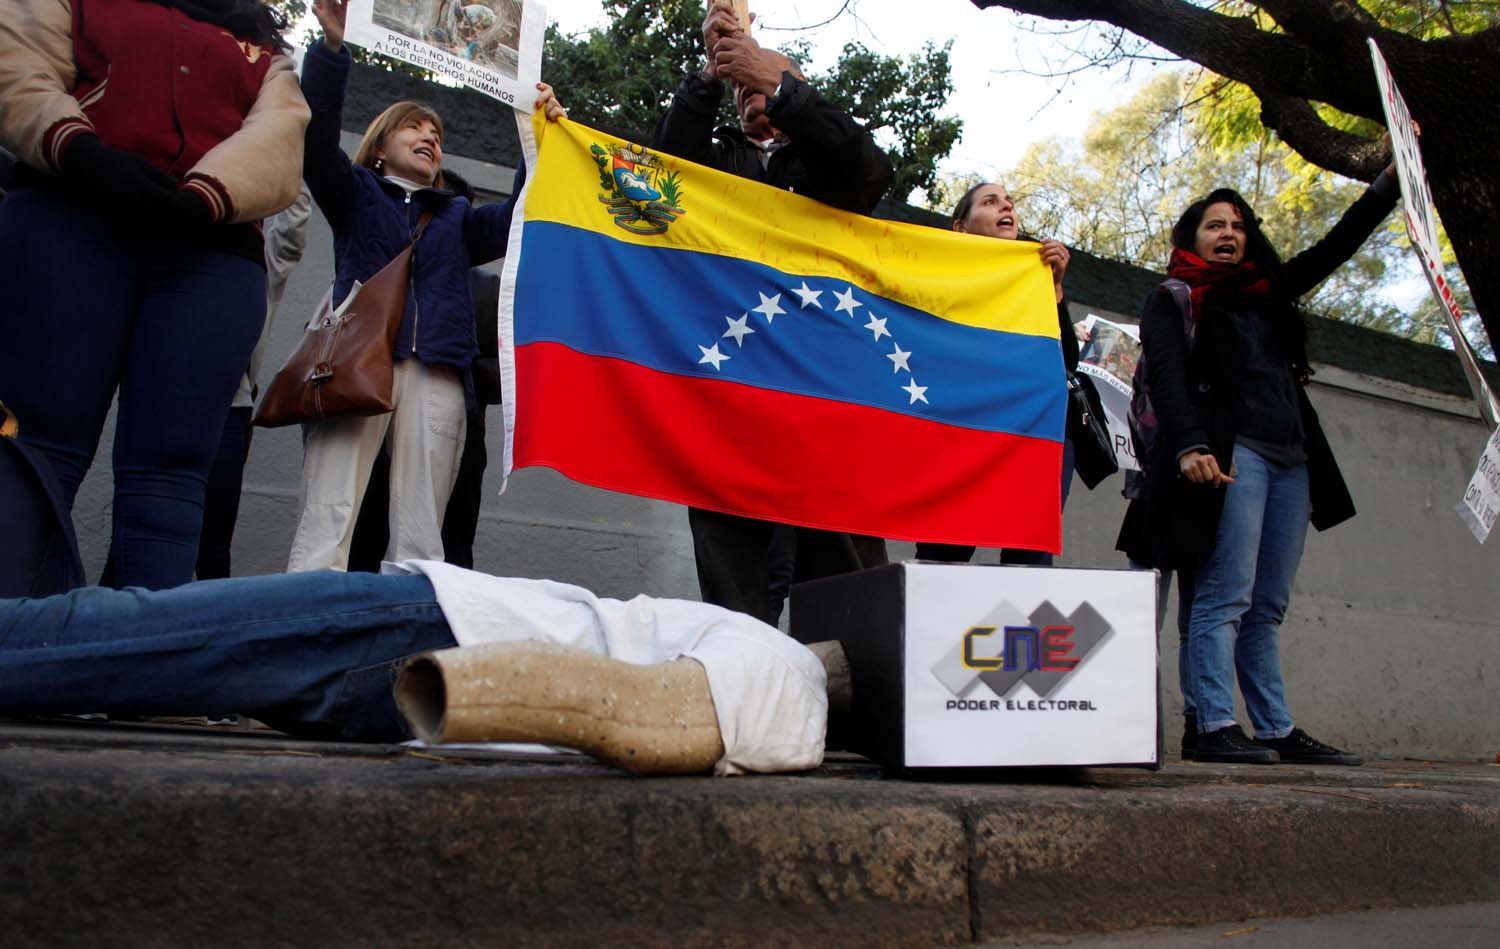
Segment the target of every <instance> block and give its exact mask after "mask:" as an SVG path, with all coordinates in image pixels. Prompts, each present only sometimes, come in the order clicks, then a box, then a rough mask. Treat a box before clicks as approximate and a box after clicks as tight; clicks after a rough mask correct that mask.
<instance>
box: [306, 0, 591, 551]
mask: <svg viewBox="0 0 1500 949" xmlns="http://www.w3.org/2000/svg"><path fill="white" fill-rule="evenodd" d="M313 12H314V13H315V14H316V15H317V17H318V22H319V23H321V24H322V26H323V37H322V38H321V39H320V40H317V41H315V42H314V43H313V45H312V47H311V48H310V49H309V50H308V51H307V56H306V58H305V59H304V61H303V77H302V88H303V92H304V93H305V94H306V96H307V100H308V103H309V105H310V106H311V107H312V121H311V123H310V124H309V125H308V129H307V154H306V159H305V169H304V174H305V176H306V179H307V184H308V188H309V189H310V190H311V191H312V195H313V200H314V201H316V202H317V204H318V207H319V209H320V210H322V212H323V215H324V217H326V218H327V219H328V223H329V225H330V226H331V227H332V228H333V240H334V271H335V272H334V284H333V301H334V305H335V306H337V305H338V304H339V303H340V302H342V301H343V300H344V298H345V297H347V296H348V295H349V293H350V292H351V291H352V290H353V287H354V284H355V282H356V281H361V282H362V281H365V280H368V279H370V277H371V276H373V275H374V274H375V273H376V272H378V271H379V270H380V269H381V268H382V267H384V266H385V265H386V264H387V263H389V262H390V260H391V259H392V258H393V257H395V256H396V255H397V254H398V253H400V252H401V250H402V249H403V248H405V247H406V246H407V244H408V243H410V241H411V239H412V235H413V234H414V233H415V232H416V229H417V227H418V222H419V220H420V219H421V218H422V216H423V215H424V214H430V215H431V217H430V220H429V223H428V224H427V226H426V230H425V232H423V236H422V243H421V247H420V250H419V252H418V253H417V254H416V255H415V256H414V258H413V263H412V274H411V287H410V291H409V295H408V304H407V309H406V314H405V316H404V317H403V318H402V321H401V326H400V328H399V330H398V331H397V337H396V349H395V353H394V356H395V358H396V371H395V381H394V385H393V389H392V395H393V400H394V402H395V409H394V411H392V412H389V413H386V414H384V415H376V416H371V417H368V418H343V419H333V420H329V421H324V422H319V423H317V424H315V425H312V426H310V427H309V429H308V433H307V439H306V445H305V449H306V454H305V455H304V458H303V464H302V513H301V517H300V519H299V521H298V524H297V533H296V537H295V539H294V540H293V542H292V551H291V558H290V562H289V563H288V567H287V569H289V570H294V571H297V570H319V569H335V570H343V569H346V568H347V566H348V558H349V544H350V539H351V537H352V535H353V532H354V525H355V521H356V519H357V517H358V514H359V506H360V502H361V501H362V500H363V497H364V493H365V488H366V485H367V483H368V481H369V476H370V469H371V466H372V465H373V464H374V461H375V458H376V456H377V455H378V454H379V452H380V450H381V446H382V445H383V444H388V445H389V450H390V455H391V482H390V484H391V486H390V520H389V523H390V546H389V548H388V551H387V555H388V557H389V559H392V560H400V559H407V558H418V559H427V560H440V559H442V556H443V543H442V537H441V533H440V531H441V526H442V513H443V509H444V507H445V506H446V505H447V503H448V498H449V495H450V494H451V492H452V490H453V481H454V477H455V474H456V472H457V470H458V463H459V457H460V452H461V450H462V447H463V443H464V428H465V404H466V401H467V399H468V398H471V397H472V396H470V395H469V393H470V391H471V389H472V380H471V377H470V367H471V364H472V363H473V361H474V357H475V355H476V354H477V353H478V347H477V345H476V342H475V336H474V317H473V305H472V303H471V302H470V299H469V282H468V271H469V268H470V267H473V266H477V265H479V264H483V263H487V262H489V261H491V260H494V259H495V258H497V257H500V256H502V255H503V254H504V253H505V245H506V240H507V238H508V237H509V233H510V221H511V211H512V209H513V207H514V200H513V199H512V200H507V201H505V202H504V203H502V204H495V205H487V206H485V207H482V208H475V207H473V206H472V205H470V204H469V202H468V201H466V200H464V199H462V198H459V197H457V196H456V195H454V194H453V192H451V191H448V190H446V189H445V188H444V187H443V181H442V160H443V145H442V139H443V126H442V119H441V118H440V117H439V116H438V115H437V113H436V112H434V111H432V109H430V108H428V107H427V106H425V105H423V104H421V103H418V102H397V103H395V104H394V105H392V106H390V107H389V108H387V109H386V110H385V111H384V112H382V113H381V114H380V115H379V116H377V117H376V119H375V121H373V122H371V123H370V126H369V128H368V129H367V130H366V131H365V135H364V140H363V141H361V142H360V147H359V150H358V152H357V153H356V154H355V156H354V159H353V160H352V161H351V160H350V158H349V156H347V155H345V154H344V152H343V151H342V150H341V149H340V148H339V133H340V130H341V127H342V118H343V105H344V93H345V89H346V88H347V86H348V81H349V70H350V67H351V65H352V62H353V60H352V59H351V58H350V55H349V52H348V50H346V49H344V42H343V39H344V22H345V18H346V16H347V4H346V3H345V2H343V0H318V2H316V3H314V4H313ZM537 89H538V96H537V108H539V109H544V110H545V111H546V114H547V117H548V118H549V119H556V118H558V117H560V116H561V115H562V114H563V110H562V106H561V105H560V104H558V102H557V100H556V99H555V98H553V96H552V88H551V87H550V86H548V85H546V84H545V83H538V85H537ZM522 174H524V171H523V172H518V179H517V182H516V185H517V190H519V189H520V183H521V180H522V179H521V178H520V177H519V175H522ZM387 436H389V438H388V437H387Z"/></svg>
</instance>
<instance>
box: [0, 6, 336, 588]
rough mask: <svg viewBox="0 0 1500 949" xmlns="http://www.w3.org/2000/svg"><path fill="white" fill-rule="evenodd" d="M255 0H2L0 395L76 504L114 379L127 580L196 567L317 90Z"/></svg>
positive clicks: (120, 547) (122, 582)
mask: <svg viewBox="0 0 1500 949" xmlns="http://www.w3.org/2000/svg"><path fill="white" fill-rule="evenodd" d="M284 26H285V22H284V20H282V18H281V15H280V14H279V13H276V12H275V11H273V10H272V9H271V8H269V7H268V6H266V5H265V4H263V3H259V2H256V0H193V2H190V0H71V2H63V0H0V103H3V105H0V145H3V146H4V148H5V149H6V150H8V151H10V152H11V153H13V154H14V155H15V156H16V157H17V158H18V159H19V162H20V165H18V167H17V168H16V173H15V177H14V179H13V180H12V182H11V185H12V187H11V188H10V190H9V192H8V194H7V196H6V200H5V202H4V204H0V339H3V341H4V342H3V345H0V399H3V400H4V401H5V402H6V403H7V404H8V405H9V406H10V407H11V408H12V409H14V410H15V412H16V413H17V415H18V416H19V417H20V418H22V419H24V420H25V429H24V431H23V434H22V438H23V439H24V440H25V441H26V442H27V443H29V444H30V445H31V446H32V447H34V448H36V449H39V450H40V451H41V453H42V454H44V455H45V457H46V458H47V461H48V462H49V463H50V465H51V467H52V469H53V471H54V472H55V473H56V476H57V480H58V483H59V485H60V487H61V489H62V495H63V503H64V505H65V506H66V507H67V508H71V506H72V504H73V499H74V496H75V495H76V494H77V491H78V486H79V484H80V483H81V482H82V481H83V478H84V475H85V474H86V473H87V472H88V469H89V466H90V465H91V464H92V462H93V458H94V452H95V451H96V450H97V447H98V443H99V436H100V433H101V432H102V430H103V427H104V421H105V418H106V416H107V415H108V413H109V409H110V404H111V402H112V401H114V398H115V396H116V393H117V392H118V395H119V414H118V418H117V423H116V429H115V445H114V476H115V489H114V503H113V512H114V524H113V531H112V534H111V538H110V554H109V557H110V562H111V563H112V564H113V565H114V571H113V578H112V579H113V582H114V583H115V584H116V585H119V586H122V587H124V586H140V587H148V588H153V589H160V588H165V587H171V586H175V585H177V584H181V583H186V582H187V581H189V580H191V579H192V577H193V565H194V561H195V559H196V556H197V551H198V538H199V530H200V526H201V522H202V518H203V491H204V479H205V477H206V475H207V473H208V469H209V466H210V464H211V463H212V461H213V458H214V453H215V450H216V448H217V446H218V444H219V436H220V433H221V432H222V431H223V428H224V417H225V413H226V412H227V411H228V409H229V403H230V399H231V398H232V396H233V395H234V390H235V384H236V382H237V381H238V380H239V378H240V374H241V373H242V372H244V369H245V365H246V362H247V361H248V359H249V357H250V351H251V349H252V348H253V347H254V345H255V341H256V338H257V337H258V336H259V334H260V327H261V323H262V319H263V317H264V314H265V310H264V306H263V303H262V301H263V299H264V295H263V288H264V286H265V279H266V277H265V269H264V264H263V260H262V242H261V236H260V231H259V228H258V225H259V222H260V220H261V219H262V218H265V217H267V216H269V215H271V214H275V213H276V212H278V211H280V210H281V209H282V208H285V207H286V206H287V205H289V204H291V202H292V200H293V199H294V198H295V197H296V195H297V179H298V176H299V174H300V172H301V166H302V136H303V129H304V127H305V126H306V124H307V105H306V103H304V102H303V99H302V94H301V92H300V91H298V88H297V77H296V75H295V73H294V72H293V68H292V62H291V60H290V59H289V58H288V57H287V56H285V55H283V53H284V52H285V50H286V48H287V47H286V45H285V44H284V43H283V41H282V39H281V30H282V29H283V28H284Z"/></svg>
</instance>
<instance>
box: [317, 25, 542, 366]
mask: <svg viewBox="0 0 1500 949" xmlns="http://www.w3.org/2000/svg"><path fill="white" fill-rule="evenodd" d="M352 62H353V60H352V59H351V58H350V56H349V51H348V50H347V49H341V50H339V52H337V53H333V52H330V51H329V49H328V47H327V46H324V45H323V42H322V40H318V41H317V42H315V43H313V45H312V47H311V48H309V49H308V51H307V57H306V58H305V59H304V60H303V65H302V93H303V95H305V96H306V97H307V104H308V105H309V106H310V107H311V108H312V121H311V122H309V123H308V126H307V149H306V153H305V157H304V158H303V165H302V170H303V177H305V178H306V179H307V187H308V190H310V191H311V192H312V196H313V200H314V201H316V202H317V204H318V208H319V210H321V211H322V212H323V216H324V217H326V218H327V219H328V223H329V225H330V226H331V227H332V228H333V261H334V280H333V299H334V303H335V305H337V304H338V303H339V302H340V301H342V300H343V299H344V297H345V296H347V295H348V293H349V290H350V288H351V287H352V286H353V285H354V281H356V280H359V281H361V282H363V281H366V280H368V279H370V277H372V276H374V274H375V273H376V272H377V271H379V270H380V268H381V267H384V266H385V265H386V264H387V263H389V262H390V260H391V258H393V257H395V256H396V255H397V254H398V253H400V252H401V249H402V248H404V247H405V246H406V245H407V244H408V243H410V242H411V235H412V232H413V231H415V230H416V227H417V221H418V220H419V219H420V218H421V216H422V212H423V211H431V212H432V215H433V216H432V220H431V222H430V223H429V224H428V225H427V230H426V232H424V233H423V235H422V239H421V241H419V242H418V244H417V250H416V254H415V255H414V259H413V266H412V293H411V294H409V295H408V297H407V303H406V315H405V316H404V317H403V318H402V320H401V328H400V330H399V331H398V332H397V335H396V351H395V356H396V358H397V359H406V358H408V357H410V356H416V357H417V358H418V359H420V360H421V361H422V362H423V363H425V364H428V365H440V366H452V367H454V368H455V369H457V370H459V372H460V373H461V375H462V376H463V378H464V380H465V388H468V380H469V367H470V364H471V363H472V362H473V360H474V357H475V356H476V355H477V354H478V351H479V350H478V346H477V343H476V341H475V337H474V307H473V305H472V304H471V303H470V301H469V268H470V267H473V266H477V265H479V264H484V263H488V262H489V261H492V260H494V259H495V258H497V257H503V256H504V255H505V243H506V239H507V237H508V236H509V234H510V220H511V211H512V210H513V208H514V203H515V199H514V197H512V198H510V199H508V200H506V201H505V202H504V203H503V204H490V205H485V206H484V207H482V208H475V207H473V206H471V205H470V204H469V202H468V201H467V200H465V199H463V198H460V197H458V196H456V195H454V194H453V193H452V192H451V191H444V190H441V189H438V188H424V189H422V190H421V191H417V192H416V193H414V194H412V195H411V196H410V197H408V196H407V194H406V192H405V191H404V190H403V189H402V188H401V187H400V186H398V185H395V184H392V183H391V182H389V181H386V180H385V179H384V178H381V177H380V176H379V175H376V174H375V173H374V172H372V171H370V170H369V169H368V168H365V167H363V166H360V165H355V164H354V163H352V162H351V161H350V160H349V156H348V155H345V154H344V152H343V150H342V149H341V148H340V147H339V130H340V128H341V127H342V124H343V108H344V92H345V89H346V88H347V87H348V85H349V70H350V66H351V64H352ZM516 174H517V177H516V190H517V191H519V190H520V187H521V182H522V181H523V180H524V176H525V169H524V167H523V168H520V169H518V170H517V173H516Z"/></svg>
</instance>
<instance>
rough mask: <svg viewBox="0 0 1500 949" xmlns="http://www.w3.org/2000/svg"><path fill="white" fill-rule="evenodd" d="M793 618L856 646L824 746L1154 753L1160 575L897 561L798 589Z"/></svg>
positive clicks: (804, 631) (973, 759)
mask: <svg viewBox="0 0 1500 949" xmlns="http://www.w3.org/2000/svg"><path fill="white" fill-rule="evenodd" d="M791 623H792V625H791V629H792V635H793V636H794V637H795V638H797V639H798V640H801V641H802V642H817V641H820V640H828V639H837V640H839V641H840V642H841V643H842V644H843V646H844V651H845V652H846V654H847V655H848V657H849V663H850V669H851V673H852V679H853V682H854V695H853V705H852V708H851V709H850V710H849V711H848V712H847V713H845V714H837V713H835V714H832V715H831V717H830V723H829V728H830V746H831V747H832V746H837V745H840V744H842V745H843V746H844V747H846V748H848V749H849V750H853V751H858V752H860V753H862V754H865V755H867V756H869V757H871V758H873V759H875V760H877V761H880V762H881V763H882V764H885V765H887V766H889V767H893V768H899V769H907V770H909V769H948V768H996V767H1045V766H1084V765H1137V766H1143V767H1151V768H1154V767H1157V766H1158V765H1159V763H1160V760H1161V755H1160V732H1159V717H1160V708H1159V700H1158V688H1157V685H1158V669H1157V667H1158V655H1157V637H1156V574H1155V573H1154V572H1152V571H1139V570H1090V569H1076V568H1062V567H1000V566H990V565H979V564H936V563H925V562H907V563H900V564H891V565H890V566H886V567H878V568H875V569H872V570H864V571H860V572H858V573H852V574H846V575H844V576H839V577H830V578H828V579H826V580H818V581H814V582H811V583H805V584H799V585H797V586H795V587H793V589H792V620H791Z"/></svg>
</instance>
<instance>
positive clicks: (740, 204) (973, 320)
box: [525, 113, 1057, 338]
mask: <svg viewBox="0 0 1500 949" xmlns="http://www.w3.org/2000/svg"><path fill="white" fill-rule="evenodd" d="M532 124H533V129H534V131H535V133H536V139H537V145H538V151H539V158H538V161H537V167H536V168H535V169H533V170H532V171H533V172H534V173H533V174H532V176H531V178H530V181H529V183H528V185H527V192H526V211H525V214H526V220H527V221H551V222H555V223H558V224H565V225H568V226H571V227H577V228H583V229H585V230H589V231H594V232H596V233H599V234H602V235H604V236H606V237H610V238H613V239H615V240H619V241H625V242H627V243H632V244H641V245H643V246H652V247H665V248H672V249H678V250H688V251H697V252H701V253H710V254H718V255H721V256H725V257H733V258H737V259H743V260H750V261H754V262H756V263H761V264H765V265H766V266H768V267H774V268H776V269H777V270H780V271H783V272H785V273H788V274H794V275H803V276H809V277H813V276H817V277H829V278H832V279H835V280H848V281H849V282H850V283H851V284H854V285H856V286H859V287H862V288H863V289H865V290H866V291H869V292H871V293H875V294H878V295H880V296H882V297H885V298H887V299H891V300H896V301H899V302H901V303H905V304H907V305H908V306H912V307H915V308H917V309H919V310H923V311H925V312H927V313H931V314H932V315H934V316H938V317H941V318H943V319H947V320H951V321H953V322H955V323H964V324H967V325H969V326H975V327H980V328H982V329H994V330H1004V331H1006V332H1011V333H1024V334H1027V335H1031V336H1047V337H1052V338H1056V337H1057V304H1056V300H1055V297H1054V295H1053V290H1052V277H1051V272H1050V271H1049V270H1048V268H1047V267H1046V265H1045V264H1043V263H1042V262H1041V256H1040V247H1039V245H1037V244H1034V243H1031V242H1029V241H1004V240H996V239H994V238H989V237H974V236H971V235H965V234H957V233H954V232H951V231H942V230H938V229H936V228H931V227H922V226H919V225H915V224H905V223H900V222H896V221H879V220H876V219H874V218H870V217H865V216H864V215H859V214H850V213H848V212H845V211H840V210H838V209H836V208H831V207H829V206H828V205H826V204H822V203H820V202H817V201H813V200H812V199H810V198H805V197H802V196H801V195H797V194H792V193H791V192H788V191H783V190H780V189H778V188H772V187H770V186H768V185H764V184H760V183H758V182H754V181H749V180H747V179H744V178H740V177H738V176H735V175H730V174H725V173H724V172H720V171H715V170H714V169H711V168H707V167H704V166H702V165H697V164H694V163H693V162H689V161H684V160H682V159H679V158H677V157H675V156H672V155H668V154H666V153H665V152H656V153H655V154H657V155H658V156H659V157H660V159H661V161H662V163H663V165H664V166H665V168H666V169H667V170H668V171H672V172H677V173H679V175H680V178H679V179H678V182H679V191H680V198H679V202H678V203H679V205H680V206H681V208H682V209H683V212H684V213H683V214H682V215H681V216H680V217H677V218H676V220H674V221H673V222H672V223H671V225H670V226H669V227H668V228H667V229H666V231H665V233H661V234H654V235H643V234H637V233H633V232H631V231H629V230H627V229H625V228H623V227H620V226H618V225H616V223H615V219H614V217H612V216H611V214H610V213H609V212H608V210H607V202H608V200H609V199H610V198H611V197H612V195H610V194H609V193H608V192H607V191H605V190H604V188H603V186H602V183H601V181H600V174H601V170H600V167H599V165H598V164H597V162H596V159H595V155H594V153H592V152H591V151H590V148H591V146H595V145H597V146H599V147H600V148H602V149H603V150H604V151H605V152H606V153H612V152H613V151H614V149H615V147H616V146H621V145H625V144H626V143H625V142H624V141H623V140H621V139H617V138H613V137H611V136H609V135H605V134H604V133H602V132H597V131H595V130H593V129H591V128H589V127H587V126H584V125H580V124H578V123H577V122H572V121H569V120H567V119H563V120H561V121H558V122H547V121H545V120H544V119H543V118H542V116H541V114H540V113H538V114H537V115H535V116H533V117H532ZM607 168H608V165H606V169H607Z"/></svg>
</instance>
